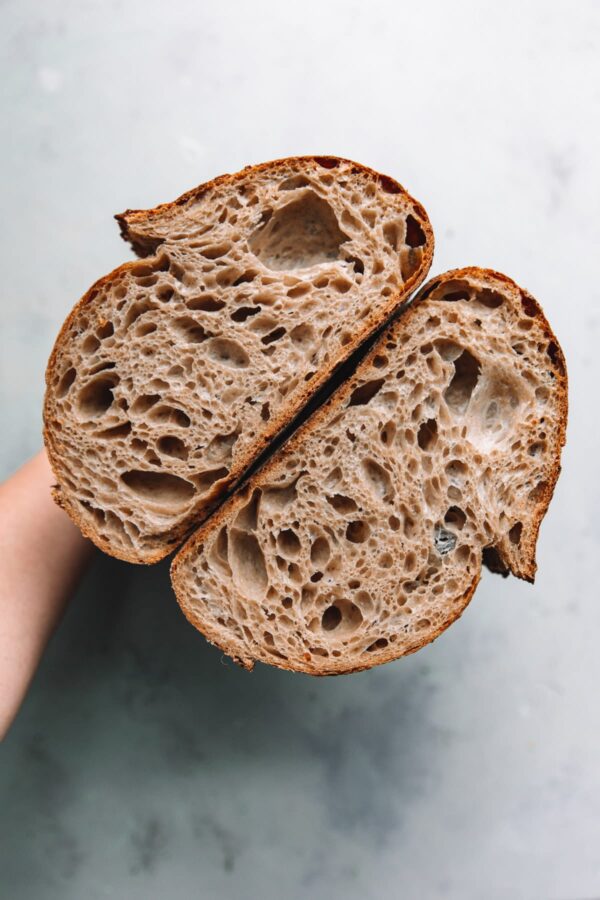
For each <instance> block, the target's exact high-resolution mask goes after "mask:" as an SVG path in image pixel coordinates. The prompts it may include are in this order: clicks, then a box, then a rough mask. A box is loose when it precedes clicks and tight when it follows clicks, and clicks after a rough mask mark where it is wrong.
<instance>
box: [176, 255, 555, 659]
mask: <svg viewBox="0 0 600 900" xmlns="http://www.w3.org/2000/svg"><path fill="white" fill-rule="evenodd" d="M566 415H567V377H566V369H565V363H564V358H563V354H562V351H561V349H560V347H559V345H558V342H557V340H556V338H555V337H554V335H553V334H552V331H551V329H550V327H549V325H548V322H547V321H546V319H545V317H544V315H543V313H542V311H541V309H540V307H539V305H538V304H537V302H536V301H535V300H534V299H533V298H532V297H531V296H530V295H529V294H528V293H527V292H525V291H523V290H521V289H520V288H519V287H518V286H517V285H516V284H515V283H514V282H512V281H511V280H510V279H508V278H506V277H505V276H503V275H500V274H498V273H495V272H491V271H489V270H482V269H476V268H469V269H462V270H456V271H453V272H449V273H447V274H445V275H443V276H441V277H439V278H437V279H435V280H434V281H432V282H430V283H429V284H428V285H427V286H426V287H425V288H423V289H422V291H421V293H420V294H419V295H418V296H417V298H416V299H415V301H414V302H413V303H412V304H411V306H410V307H409V308H408V309H407V310H405V311H404V312H403V313H402V314H401V315H400V317H399V318H398V319H397V320H396V321H395V322H394V323H393V324H392V325H391V326H390V328H389V330H386V331H385V332H384V333H383V335H382V337H381V338H380V339H379V340H378V341H377V343H376V344H375V346H374V348H373V350H372V351H371V352H370V354H369V355H368V356H367V358H366V359H365V360H364V362H362V363H361V364H360V366H359V368H358V369H357V371H356V373H355V375H354V376H353V377H352V378H351V379H350V381H349V382H347V383H345V384H344V385H342V387H341V388H339V389H338V390H337V392H336V393H335V394H334V395H333V396H332V398H331V400H330V401H329V402H328V403H327V404H326V405H325V406H324V407H323V408H322V409H320V410H319V411H317V413H316V414H315V415H313V417H312V418H311V419H309V420H308V421H307V422H306V423H305V424H304V425H303V426H302V428H301V429H300V430H299V431H298V432H297V433H296V434H295V435H294V436H293V437H292V438H291V439H290V440H289V442H288V443H287V444H286V445H284V447H283V448H281V449H280V450H279V451H278V452H277V453H276V455H275V456H274V457H273V458H272V459H271V460H270V461H269V462H268V463H267V464H266V465H265V466H264V467H263V468H262V469H261V470H259V471H258V472H257V473H256V474H255V475H254V476H253V477H252V478H251V479H250V480H249V482H248V483H247V485H246V486H245V488H244V490H243V491H242V492H240V493H239V494H238V495H237V496H235V497H233V498H232V499H230V500H228V501H226V503H225V504H224V505H223V506H222V507H221V509H220V510H218V511H217V512H216V513H215V514H214V516H213V517H212V518H211V519H210V520H209V521H208V522H207V523H206V524H205V525H204V526H202V527H201V528H200V529H199V530H198V531H197V532H196V533H195V534H194V535H193V536H192V538H191V539H190V540H189V541H188V543H187V544H186V545H185V547H184V548H183V550H182V551H180V553H179V554H178V556H177V557H176V559H175V561H174V563H173V567H172V577H173V584H174V588H175V591H176V594H177V597H178V600H179V603H180V605H181V607H182V609H183V611H184V613H185V615H186V616H187V617H188V619H189V620H190V621H191V622H192V623H193V624H194V625H195V626H196V627H197V628H198V629H199V630H200V631H202V632H203V633H204V634H205V635H206V636H207V637H208V639H209V640H210V641H212V642H213V643H215V644H216V645H217V646H219V647H220V648H222V649H223V650H224V651H225V652H226V653H228V654H229V655H230V656H232V657H234V658H235V659H236V660H238V661H239V662H241V663H242V664H243V665H245V666H247V667H252V665H253V664H254V661H255V660H260V661H262V662H265V663H271V664H274V665H276V666H280V667H282V668H287V669H294V670H297V671H303V672H309V673H313V674H337V673H342V672H351V671H356V670H359V669H365V668H369V667H370V666H372V665H374V664H378V663H382V662H386V661H388V660H391V659H394V658H396V657H399V656H402V655H404V654H407V653H411V652H413V651H415V650H417V649H419V648H420V647H422V646H423V645H424V644H426V643H428V642H429V641H431V640H433V639H434V638H435V637H436V636H438V635H439V634H440V633H441V632H442V631H443V630H444V629H445V628H447V627H448V625H450V624H451V623H452V622H453V621H454V620H455V619H456V618H457V617H458V616H459V615H460V614H461V613H462V611H463V610H464V608H465V607H466V605H467V603H468V602H469V600H470V598H471V596H472V594H473V592H474V590H475V587H476V585H477V582H478V580H479V578H480V573H481V568H482V565H483V564H486V565H487V566H488V567H489V568H490V569H492V570H493V571H497V572H501V573H502V574H507V573H508V572H512V573H513V574H514V575H516V576H518V577H520V578H524V579H526V580H530V581H531V580H533V577H534V574H535V546H536V539H537V534H538V529H539V525H540V522H541V519H542V517H543V515H544V513H545V511H546V509H547V507H548V504H549V502H550V498H551V495H552V492H553V489H554V484H555V481H556V478H557V477H558V473H559V461H560V452H561V447H562V445H563V443H564V436H565V425H566Z"/></svg>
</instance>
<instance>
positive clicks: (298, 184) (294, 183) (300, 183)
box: [277, 175, 311, 191]
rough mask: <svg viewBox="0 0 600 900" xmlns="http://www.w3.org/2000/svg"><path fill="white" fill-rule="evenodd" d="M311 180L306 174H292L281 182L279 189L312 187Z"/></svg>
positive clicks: (293, 189)
mask: <svg viewBox="0 0 600 900" xmlns="http://www.w3.org/2000/svg"><path fill="white" fill-rule="evenodd" d="M310 184H311V183H310V181H309V180H308V178H305V177H304V175H291V176H290V177H289V178H285V179H284V180H283V181H282V182H280V184H279V187H278V188H277V190H279V191H296V190H298V188H302V187H310Z"/></svg>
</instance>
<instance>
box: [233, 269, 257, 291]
mask: <svg viewBox="0 0 600 900" xmlns="http://www.w3.org/2000/svg"><path fill="white" fill-rule="evenodd" d="M257 275H258V272H257V271H256V269H246V271H245V272H242V274H241V275H238V277H237V278H236V279H235V281H234V282H233V287H239V286H240V284H250V283H251V282H253V281H254V279H255V278H256V277H257Z"/></svg>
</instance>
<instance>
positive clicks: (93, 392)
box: [78, 374, 119, 418]
mask: <svg viewBox="0 0 600 900" xmlns="http://www.w3.org/2000/svg"><path fill="white" fill-rule="evenodd" d="M118 383H119V377H118V375H114V374H113V375H100V376H99V377H97V378H94V379H93V380H92V381H90V382H88V384H86V385H85V387H83V388H82V389H81V390H80V391H79V397H78V406H79V410H80V412H81V413H82V415H84V416H86V417H87V418H96V417H97V416H102V415H103V414H104V413H105V412H106V411H107V410H108V409H109V408H110V407H111V406H112V404H113V401H114V399H115V398H114V395H113V390H114V388H115V387H116V386H117V384H118Z"/></svg>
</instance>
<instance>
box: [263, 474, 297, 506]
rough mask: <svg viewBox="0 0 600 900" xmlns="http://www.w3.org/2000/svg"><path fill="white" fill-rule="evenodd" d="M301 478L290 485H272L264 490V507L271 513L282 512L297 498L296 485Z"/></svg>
mask: <svg viewBox="0 0 600 900" xmlns="http://www.w3.org/2000/svg"><path fill="white" fill-rule="evenodd" d="M299 477H300V476H298V478H295V479H294V481H293V482H292V483H291V484H289V485H270V486H269V487H265V489H264V490H263V506H264V508H265V510H268V511H271V512H281V511H282V510H284V509H285V508H286V506H288V504H290V503H292V502H293V501H294V500H295V499H296V497H297V493H298V492H297V489H296V483H297V482H298V479H299Z"/></svg>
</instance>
